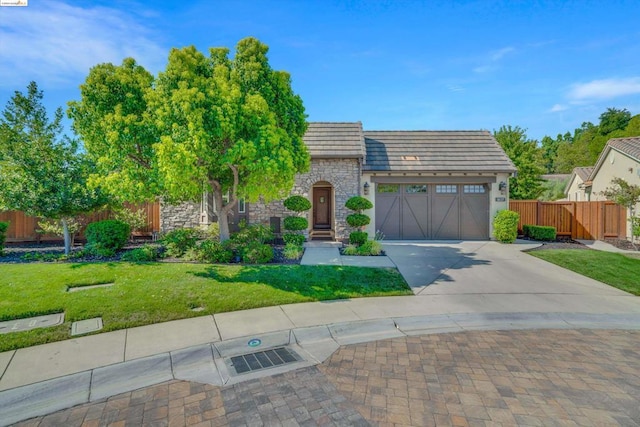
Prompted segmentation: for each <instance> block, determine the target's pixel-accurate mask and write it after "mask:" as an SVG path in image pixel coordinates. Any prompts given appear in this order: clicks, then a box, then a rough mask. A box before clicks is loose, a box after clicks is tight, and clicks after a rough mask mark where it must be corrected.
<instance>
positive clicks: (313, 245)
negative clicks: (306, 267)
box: [304, 240, 342, 248]
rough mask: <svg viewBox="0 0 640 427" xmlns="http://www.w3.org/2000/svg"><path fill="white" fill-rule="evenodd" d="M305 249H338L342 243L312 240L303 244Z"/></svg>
mask: <svg viewBox="0 0 640 427" xmlns="http://www.w3.org/2000/svg"><path fill="white" fill-rule="evenodd" d="M304 247H305V248H340V247H342V243H340V242H333V241H328V240H324V241H323V240H313V241H310V242H305V243H304Z"/></svg>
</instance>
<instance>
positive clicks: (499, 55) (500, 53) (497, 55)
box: [491, 46, 516, 61]
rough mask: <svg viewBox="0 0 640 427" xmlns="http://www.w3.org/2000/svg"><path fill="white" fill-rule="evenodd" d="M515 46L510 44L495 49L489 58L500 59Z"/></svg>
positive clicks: (512, 50) (513, 49)
mask: <svg viewBox="0 0 640 427" xmlns="http://www.w3.org/2000/svg"><path fill="white" fill-rule="evenodd" d="M515 50H516V49H515V48H513V47H511V46H507V47H503V48H502V49H499V50H496V51H494V52H491V60H492V61H499V60H500V59H502V58H503V57H504V56H505V55H507V54H509V53H511V52H515Z"/></svg>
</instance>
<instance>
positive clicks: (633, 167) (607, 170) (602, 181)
mask: <svg viewBox="0 0 640 427" xmlns="http://www.w3.org/2000/svg"><path fill="white" fill-rule="evenodd" d="M639 171H640V163H638V162H637V161H635V160H633V159H631V158H630V157H628V156H626V155H625V154H623V153H621V152H619V151H617V150H615V149H611V150H609V153H608V154H607V157H606V158H605V159H604V161H603V162H602V165H601V166H600V169H598V171H597V173H596V175H595V176H594V177H593V181H592V182H593V184H592V187H591V200H606V199H607V198H606V197H605V196H603V195H602V194H601V193H602V192H603V191H604V190H606V189H607V188H608V187H611V180H612V179H613V178H622V179H624V180H625V181H627V182H628V183H629V184H631V185H638V186H640V175H638V172H639ZM635 211H636V215H638V214H639V213H640V203H639V204H638V205H636V209H635ZM629 216H630V213H629V212H627V217H629ZM631 235H632V234H631V223H628V224H627V236H631Z"/></svg>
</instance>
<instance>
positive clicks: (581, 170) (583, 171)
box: [573, 166, 593, 182]
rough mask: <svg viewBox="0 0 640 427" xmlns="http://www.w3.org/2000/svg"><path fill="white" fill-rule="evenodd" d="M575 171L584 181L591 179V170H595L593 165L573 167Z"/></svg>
mask: <svg viewBox="0 0 640 427" xmlns="http://www.w3.org/2000/svg"><path fill="white" fill-rule="evenodd" d="M573 172H574V173H575V174H576V175H577V176H578V177H579V178H580V179H581V180H582V182H584V181H587V180H588V179H589V176H590V175H591V172H593V166H589V167H577V168H573Z"/></svg>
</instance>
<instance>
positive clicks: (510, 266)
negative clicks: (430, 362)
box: [384, 241, 640, 313]
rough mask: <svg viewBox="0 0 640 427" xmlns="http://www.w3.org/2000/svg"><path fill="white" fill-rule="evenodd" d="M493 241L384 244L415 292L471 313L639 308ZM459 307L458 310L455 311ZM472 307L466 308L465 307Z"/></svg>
mask: <svg viewBox="0 0 640 427" xmlns="http://www.w3.org/2000/svg"><path fill="white" fill-rule="evenodd" d="M536 246H537V244H531V243H528V242H517V243H515V244H512V245H505V244H500V243H498V242H493V241H482V242H474V241H442V242H393V241H389V242H385V243H384V248H385V251H386V253H387V255H388V256H389V258H390V259H391V260H392V261H393V263H394V264H395V265H396V266H397V267H398V270H399V271H400V272H401V273H402V275H403V276H404V277H405V279H406V280H407V282H408V283H409V285H410V286H411V288H412V289H413V291H414V294H415V295H417V296H420V297H424V296H428V297H430V298H429V299H428V302H427V300H425V303H428V304H434V303H435V304H438V303H446V304H447V305H449V309H452V308H453V307H452V306H461V307H460V309H464V308H465V307H468V308H469V309H470V310H469V312H472V311H494V312H503V311H504V312H506V311H509V312H514V311H520V312H550V311H557V312H588V313H596V312H599V313H615V312H620V311H621V310H622V311H625V312H629V311H630V312H634V313H638V312H640V299H639V298H637V297H635V296H633V295H631V294H628V293H626V292H623V291H620V290H618V289H616V288H613V287H611V286H608V285H605V284H603V283H601V282H598V281H596V280H592V279H589V278H587V277H584V276H582V275H579V274H577V273H574V272H572V271H569V270H566V269H564V268H561V267H558V266H556V265H553V264H551V263H548V262H546V261H543V260H540V259H538V258H535V257H533V256H531V255H529V254H527V253H524V252H522V251H523V250H526V249H530V248H533V247H536ZM456 311H457V310H456ZM462 311H467V310H461V312H462Z"/></svg>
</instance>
